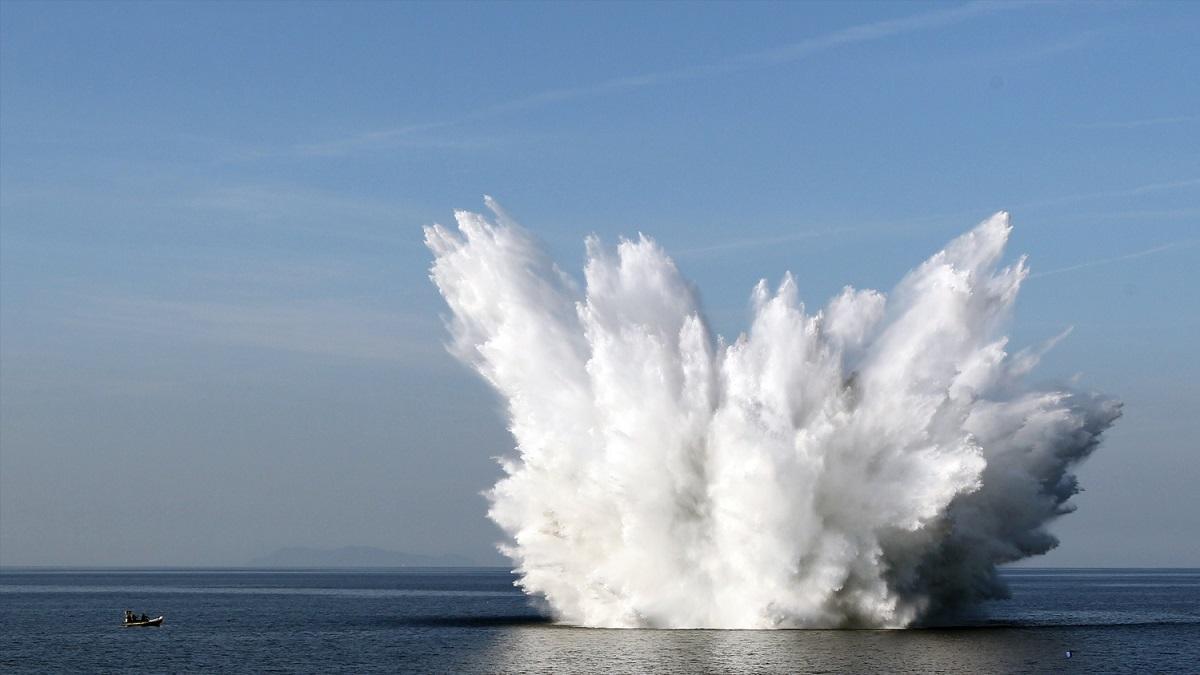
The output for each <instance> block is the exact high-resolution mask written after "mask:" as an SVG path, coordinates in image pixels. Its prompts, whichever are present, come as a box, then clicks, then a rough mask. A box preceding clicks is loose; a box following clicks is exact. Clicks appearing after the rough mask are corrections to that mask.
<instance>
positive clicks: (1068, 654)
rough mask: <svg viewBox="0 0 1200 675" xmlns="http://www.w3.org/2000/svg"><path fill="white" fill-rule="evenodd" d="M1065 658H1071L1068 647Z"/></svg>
mask: <svg viewBox="0 0 1200 675" xmlns="http://www.w3.org/2000/svg"><path fill="white" fill-rule="evenodd" d="M1067 658H1068V659H1069V658H1071V650H1070V649H1068V650H1067Z"/></svg>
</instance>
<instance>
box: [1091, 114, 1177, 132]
mask: <svg viewBox="0 0 1200 675" xmlns="http://www.w3.org/2000/svg"><path fill="white" fill-rule="evenodd" d="M1188 122H1200V115H1176V116H1174V117H1147V118H1144V119H1137V120H1123V121H1117V122H1089V123H1087V124H1076V125H1074V126H1075V128H1077V129H1137V128H1139V127H1157V126H1162V125H1164V124H1185V123H1188Z"/></svg>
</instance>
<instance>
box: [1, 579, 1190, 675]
mask: <svg viewBox="0 0 1200 675" xmlns="http://www.w3.org/2000/svg"><path fill="white" fill-rule="evenodd" d="M1004 576H1005V578H1006V579H1007V580H1008V582H1009V584H1010V586H1011V589H1012V597H1011V598H1010V599H1008V600H1002V601H993V602H989V603H986V604H984V605H983V606H981V607H980V608H979V609H978V610H976V611H975V612H973V613H972V614H971V615H970V616H963V617H961V618H960V619H956V620H954V621H951V622H949V623H946V624H944V625H938V626H936V627H924V628H916V629H907V630H776V631H752V630H725V631H716V630H630V629H592V628H579V627H573V626H566V625H559V624H556V623H555V622H554V621H553V620H552V619H550V618H549V617H548V616H547V615H546V613H545V612H544V611H543V610H541V609H539V608H538V606H537V605H536V604H534V603H532V602H531V601H530V599H529V598H527V597H526V596H525V595H524V594H522V593H521V592H520V590H519V589H517V588H515V587H514V586H513V581H514V577H513V575H512V574H511V573H510V572H509V571H507V570H504V569H480V568H471V569H446V568H439V569H432V568H427V569H387V570H382V569H380V570H263V569H242V570H237V569H220V570H213V569H95V570H89V569H21V568H3V569H0V672H5V673H10V672H13V673H18V672H37V673H59V672H85V673H112V672H127V671H128V672H133V671H136V672H164V673H171V672H218V671H219V672H262V673H268V672H285V673H288V672H345V673H376V672H381V673H396V672H401V673H1057V672H1064V673H1065V672H1078V673H1200V569H1031V568H1020V569H1011V570H1007V571H1005V572H1004ZM126 609H131V610H133V611H134V612H137V613H139V614H140V613H143V612H144V613H146V614H148V615H150V616H158V615H163V616H165V617H166V620H165V621H164V623H163V625H162V626H161V627H159V628H125V627H123V626H122V625H121V620H122V615H123V611H124V610H126Z"/></svg>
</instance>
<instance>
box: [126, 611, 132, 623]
mask: <svg viewBox="0 0 1200 675" xmlns="http://www.w3.org/2000/svg"><path fill="white" fill-rule="evenodd" d="M132 622H133V610H131V609H127V610H125V623H132Z"/></svg>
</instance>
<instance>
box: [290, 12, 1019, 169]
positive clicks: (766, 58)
mask: <svg viewBox="0 0 1200 675" xmlns="http://www.w3.org/2000/svg"><path fill="white" fill-rule="evenodd" d="M1030 4H1033V3H1029V2H988V1H980V2H969V3H966V4H963V5H958V6H955V7H949V8H944V9H938V10H934V11H931V12H924V13H921V14H915V15H912V16H906V17H901V18H897V19H887V20H883V21H875V22H871V23H865V24H859V25H856V26H850V27H848V28H842V29H840V30H835V31H832V32H829V33H825V34H823V35H817V36H814V37H810V38H806V39H803V40H800V41H798V42H793V43H791V44H787V45H783V46H779V47H773V48H770V49H764V50H759V51H755V52H750V53H746V54H741V55H737V56H733V57H730V58H727V59H724V60H722V61H717V62H714V63H708V64H699V65H693V66H687V67H683V68H675V69H671V70H660V71H655V72H649V73H641V74H636V75H627V76H623V77H615V78H611V79H608V80H604V81H601V82H594V83H590V84H583V85H578V86H572V87H561V88H557V89H549V90H546V91H542V92H538V93H535V94H530V95H528V96H522V97H519V98H515V99H512V100H510V101H505V102H503V103H498V104H495V105H491V106H486V107H483V108H480V109H479V110H476V111H475V112H473V113H469V114H466V115H462V116H460V117H456V118H452V119H447V120H440V121H432V122H426V123H421V124H411V125H406V126H401V127H396V128H393V129H381V130H376V131H371V132H367V133H364V134H359V135H356V136H352V137H349V138H343V139H335V140H331V141H328V142H324V143H314V144H306V145H300V146H296V150H297V151H301V152H309V153H313V154H322V155H340V154H348V153H352V152H357V151H364V150H374V149H382V148H390V147H394V146H396V145H397V144H400V143H402V142H404V140H405V139H406V138H408V137H410V136H412V135H414V134H418V133H424V132H429V131H433V130H437V129H442V128H445V127H450V126H455V125H458V124H463V123H465V122H470V121H474V120H478V119H483V118H488V117H494V116H497V115H502V114H505V113H510V112H516V111H520V110H527V109H531V108H537V107H541V106H544V105H549V104H552V103H560V102H564V101H569V100H574V99H580V98H590V97H596V96H603V95H607V94H615V93H620V92H624V91H631V90H635V89H643V88H647V87H653V86H658V85H664V84H670V83H674V82H685V81H691V80H697V79H703V78H707V77H713V76H717V75H727V74H731V73H737V72H741V71H746V70H752V69H758V68H766V67H770V66H777V65H782V64H786V63H791V62H794V61H799V60H801V59H804V58H807V57H809V56H812V55H814V54H817V53H820V52H825V51H829V50H832V49H837V48H839V47H844V46H848V45H853V44H859V43H866V42H872V41H876V40H882V39H885V38H889V37H892V36H896V35H902V34H906V33H916V32H921V31H929V30H934V29H937V28H942V27H944V26H949V25H953V24H956V23H960V22H963V21H967V20H970V19H973V18H976V17H980V16H985V15H990V14H994V13H998V12H1002V11H1009V10H1013V9H1018V8H1021V7H1025V6H1027V5H1030Z"/></svg>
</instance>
